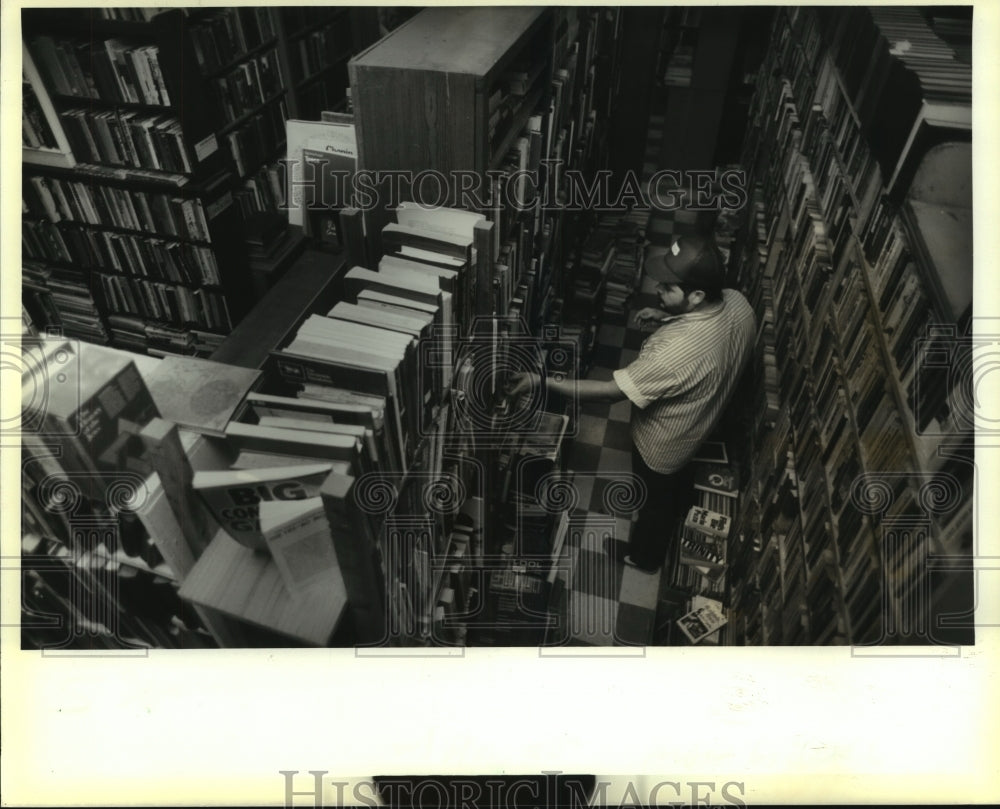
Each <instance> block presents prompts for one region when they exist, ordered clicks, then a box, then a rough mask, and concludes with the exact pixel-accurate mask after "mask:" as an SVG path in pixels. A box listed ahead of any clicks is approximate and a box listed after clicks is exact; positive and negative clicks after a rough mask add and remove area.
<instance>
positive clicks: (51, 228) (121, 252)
mask: <svg viewBox="0 0 1000 809" xmlns="http://www.w3.org/2000/svg"><path fill="white" fill-rule="evenodd" d="M21 234H22V244H23V246H24V252H25V256H26V257H28V258H34V259H47V260H49V261H56V262H64V263H67V264H77V265H78V266H82V267H88V268H99V269H104V270H107V271H116V272H120V273H125V274H128V275H134V276H136V277H148V278H159V279H163V280H170V281H174V282H176V283H187V284H195V285H199V286H200V285H202V284H208V285H213V286H218V285H219V284H220V277H219V267H218V264H217V262H216V259H215V254H214V253H213V252H212V250H211V248H209V247H205V246H202V245H198V244H192V243H190V242H178V241H173V240H170V239H158V238H152V237H146V236H139V235H136V234H130V233H116V232H113V231H107V230H95V229H92V228H87V227H80V226H77V225H61V226H60V225H54V224H52V223H51V222H49V221H47V220H45V219H41V220H31V219H25V220H23V221H22V228H21Z"/></svg>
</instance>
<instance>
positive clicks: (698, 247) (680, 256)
mask: <svg viewBox="0 0 1000 809" xmlns="http://www.w3.org/2000/svg"><path fill="white" fill-rule="evenodd" d="M646 275H647V276H649V277H650V278H652V279H653V280H654V281H658V282H659V283H661V284H678V285H681V286H684V287H687V288H689V289H701V290H702V291H704V292H709V291H713V290H721V289H723V288H724V287H725V285H726V271H725V262H724V261H723V259H722V254H721V253H720V252H719V248H718V247H716V246H715V243H714V242H713V241H711V240H710V239H706V238H705V237H703V236H681V237H680V238H678V239H677V240H676V241H675V242H674V243H673V245H671V246H670V247H668V248H667V249H666V250H664V251H663V252H662V253H661V254H659V255H654V254H650V255H647V258H646Z"/></svg>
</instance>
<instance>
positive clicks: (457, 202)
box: [349, 7, 621, 641]
mask: <svg viewBox="0 0 1000 809" xmlns="http://www.w3.org/2000/svg"><path fill="white" fill-rule="evenodd" d="M620 27H621V20H620V10H618V9H603V8H601V9H588V10H577V9H573V8H562V7H560V8H551V9H538V8H481V9H479V8H428V9H424V10H423V11H421V12H420V13H419V14H417V15H416V16H414V17H412V18H411V19H409V20H407V21H406V22H404V23H403V24H401V25H400V26H399V27H398V28H396V29H394V30H393V31H392V32H390V33H389V34H388V35H387V36H386V37H384V38H383V39H382V40H380V41H379V42H377V43H376V44H374V45H373V46H372V47H370V48H368V49H367V50H365V51H363V52H361V53H360V54H358V55H357V56H356V57H355V58H353V59H352V60H351V61H350V63H349V70H350V76H351V88H352V97H353V101H354V109H355V123H356V126H357V133H358V150H359V168H360V169H362V170H372V171H383V172H387V171H395V172H410V173H411V176H414V175H417V173H418V172H427V171H433V172H435V176H434V177H431V178H428V179H429V181H427V182H416V183H413V184H409V183H406V182H404V183H403V184H402V185H401V187H400V193H399V194H396V195H393V194H391V193H390V190H391V189H390V186H389V185H388V184H385V185H382V186H379V187H378V188H377V189H376V192H377V194H378V204H377V205H376V206H374V207H369V208H368V209H367V210H366V212H365V217H366V219H365V231H366V233H367V234H368V249H367V255H368V256H369V257H371V264H370V266H375V264H376V263H377V262H378V260H379V258H378V257H380V256H382V255H383V254H384V253H385V252H386V246H387V245H386V244H385V240H384V238H383V229H384V228H385V227H386V225H387V224H390V223H391V222H392V221H393V213H392V207H393V204H394V203H396V202H418V203H423V204H425V205H430V206H446V207H457V208H462V209H466V210H469V211H472V212H476V213H482V214H484V215H485V216H486V218H487V219H488V221H489V230H488V231H486V230H483V231H479V232H478V233H479V234H480V236H477V241H476V243H475V248H476V256H477V259H476V271H475V276H476V277H475V279H474V284H475V290H476V291H475V292H474V293H473V295H472V300H473V302H474V303H473V306H472V309H473V310H474V313H475V315H476V316H477V317H478V318H479V319H480V321H479V323H480V325H479V328H480V329H483V328H485V332H484V331H478V332H475V333H474V334H471V335H469V340H468V343H467V347H468V348H469V349H470V350H473V351H474V346H475V345H476V344H477V338H478V339H479V340H480V341H481V339H482V335H483V334H484V333H488V332H489V331H490V330H491V329H492V331H493V333H494V334H497V333H498V331H500V332H504V333H505V334H506V335H507V336H506V337H503V338H499V341H498V342H497V338H492V339H493V341H494V342H493V343H491V346H492V348H491V355H495V356H496V359H495V360H494V364H495V365H496V366H498V367H499V368H500V369H501V375H500V376H499V377H497V381H496V390H497V391H499V390H500V389H502V380H503V375H502V373H503V369H505V368H506V367H507V359H506V357H507V356H508V355H507V352H508V346H513V344H514V343H517V342H518V341H526V342H530V343H532V345H534V346H539V347H541V349H542V351H543V352H544V351H545V350H546V349H547V348H549V347H551V348H553V350H554V351H555V349H556V344H555V342H552V340H553V338H552V335H553V334H554V333H555V332H554V330H553V329H549V330H546V325H554V324H556V323H559V321H560V320H562V319H564V318H563V315H564V314H566V313H567V312H566V307H565V306H564V300H566V301H568V300H569V297H570V296H571V295H572V294H574V276H575V273H576V271H577V269H578V268H579V267H580V266H581V265H582V264H583V263H585V262H590V263H592V264H593V266H590V267H584V269H583V270H582V271H581V272H582V273H586V272H588V271H591V270H592V271H593V273H592V274H593V275H594V276H595V278H596V280H597V281H598V283H597V284H596V285H595V286H594V288H593V289H589V288H588V290H587V291H586V292H585V293H584V298H586V299H587V305H585V306H583V307H578V308H582V309H586V311H585V312H577V313H575V314H576V316H578V317H579V318H580V320H581V321H583V323H582V325H577V326H571V327H570V333H571V335H572V337H571V339H573V340H574V341H575V344H576V345H578V346H579V345H583V344H584V343H585V342H586V340H587V338H588V336H590V337H592V336H593V334H595V333H596V328H597V327H596V324H595V322H594V321H593V319H592V317H591V315H592V314H594V315H595V316H596V315H597V314H599V312H600V308H601V305H602V303H603V297H602V295H603V279H604V276H606V275H607V273H608V270H609V267H610V266H611V263H612V262H613V261H614V250H613V249H611V246H610V243H609V239H608V238H607V236H608V234H607V233H605V234H604V235H603V236H602V237H600V238H595V240H594V247H593V250H591V251H589V252H588V253H587V255H584V251H582V250H581V245H582V244H583V242H584V241H585V240H586V239H587V237H588V234H589V233H590V232H591V230H592V229H593V228H594V227H595V226H597V224H598V223H597V219H596V217H594V216H592V215H587V214H585V213H578V212H576V211H564V210H559V209H558V208H559V206H558V205H543V204H542V199H543V197H547V198H548V199H549V200H559V199H565V198H566V195H567V194H568V193H569V192H570V190H571V189H570V188H569V182H568V180H567V179H566V176H565V170H566V169H568V168H570V167H572V168H574V169H577V168H578V169H580V170H582V172H584V173H588V172H593V171H594V170H596V169H598V168H603V167H605V166H606V165H607V145H606V142H607V132H608V122H609V120H611V115H612V111H613V110H614V108H615V102H616V98H617V96H616V93H617V90H618V86H619V73H618V56H619V50H620V36H619V32H620ZM414 121H419V122H420V125H419V126H416V127H415V126H414V124H413V122H414ZM400 132H406V133H408V134H407V136H406V137H400ZM543 159H546V160H548V163H547V165H543V163H542V161H543ZM518 175H520V176H521V177H522V180H521V181H518V180H517V179H516V177H517V176H518ZM438 178H440V182H438ZM470 190H472V193H471V194H470V193H469V191H470ZM463 192H464V193H463ZM611 231H612V236H613V226H611ZM487 234H488V235H487ZM610 241H614V239H613V238H611V239H610ZM550 343H551V346H550ZM459 350H460V351H461V348H460V349H459ZM509 350H510V351H511V352H514V351H515V348H514V347H511V348H510V349H509ZM564 353H565V352H564ZM570 353H571V354H572V355H573V356H578V355H579V352H576V351H574V352H570ZM563 370H564V371H565V372H567V373H570V374H575V373H578V372H579V371H580V368H579V366H578V365H577V366H574V367H572V368H567V369H563ZM462 373H463V372H462V368H461V366H456V368H455V377H456V380H457V381H456V383H455V384H454V386H453V388H454V390H453V391H452V398H451V403H452V405H453V407H454V408H457V409H459V411H460V412H461V413H465V415H466V416H468V415H469V411H468V405H467V404H466V405H464V407H459V405H457V404H455V403H456V401H458V402H459V403H461V402H462V401H463V400H462V399H456V397H455V392H456V391H457V392H460V393H461V394H463V395H467V396H469V395H471V394H475V395H476V397H477V400H479V401H480V402H482V401H486V402H493V403H494V404H498V405H499V406H501V407H502V405H503V403H502V402H498V401H497V400H498V399H500V398H502V397H499V396H495V395H493V394H490V393H489V392H487V394H485V395H483V394H482V393H481V392H478V391H472V390H470V389H466V388H465V387H463V385H467V383H463V382H462V381H461V377H462ZM465 401H466V402H467V401H468V398H467V399H466V400H465ZM549 406H550V407H551V408H552V409H553V412H552V413H551V414H550V415H551V416H552V417H553V418H557V419H566V415H565V414H564V413H563V408H564V406H565V405H564V404H563V403H554V402H553V403H549ZM487 409H489V408H487ZM472 416H473V418H472V419H471V421H469V422H463V421H462V419H457V420H455V421H453V427H452V429H450V430H446V444H445V446H446V450H447V452H448V453H450V454H451V455H452V457H457V458H469V459H471V460H472V461H473V462H474V463H473V465H474V466H477V467H478V468H480V469H482V470H483V475H482V479H481V480H479V481H476V484H477V486H478V488H479V490H480V491H481V492H483V495H482V497H481V498H470V502H469V503H468V507H469V509H470V510H471V511H472V512H474V513H475V514H476V518H475V519H474V520H472V523H473V526H474V527H472V528H470V529H469V533H466V532H465V531H464V530H458V533H457V539H458V544H457V545H455V544H453V545H452V550H450V551H449V553H451V552H453V551H457V552H458V553H459V554H461V555H462V556H463V557H464V558H466V559H472V560H474V565H473V567H474V568H475V569H477V570H479V572H480V586H479V587H475V588H473V589H475V590H480V591H481V592H479V593H478V594H476V596H477V598H480V599H483V598H485V599H486V600H485V601H476V600H475V599H471V600H469V601H467V603H468V604H470V605H472V604H477V605H479V607H478V609H482V610H485V611H486V613H487V618H488V616H489V614H490V610H494V611H495V609H496V608H497V607H498V604H497V603H496V602H497V599H499V600H500V602H503V603H506V602H504V598H506V599H507V600H508V601H509V600H510V599H511V598H512V597H513V596H512V595H511V592H513V591H511V592H507V591H504V592H505V594H502V593H501V592H500V590H497V591H495V592H494V591H493V590H491V589H490V587H491V586H492V584H496V586H497V587H499V588H500V589H501V590H503V585H504V582H506V581H507V578H509V576H508V574H510V575H513V573H511V571H512V570H513V569H514V568H516V567H517V565H518V564H519V562H518V559H516V558H515V557H516V556H517V555H518V553H521V554H523V553H525V551H524V549H523V548H521V546H520V545H518V544H517V543H518V542H519V541H521V540H523V539H524V537H525V536H527V533H529V532H530V531H529V529H528V528H526V527H525V526H518V529H517V530H515V531H514V535H513V536H512V534H511V517H510V515H511V513H513V512H512V511H511V502H510V501H509V499H508V496H509V495H510V494H511V491H510V489H509V487H505V485H504V481H505V480H509V479H510V476H511V475H512V474H515V472H514V471H513V470H514V469H515V467H517V468H520V467H519V464H521V463H528V465H529V466H530V465H531V464H532V463H534V461H535V460H537V459H539V458H540V457H542V456H545V457H546V458H549V457H550V456H551V458H550V460H549V461H548V462H547V463H548V464H549V467H550V468H551V467H553V466H554V467H556V468H558V467H559V466H560V464H559V463H558V462H557V461H553V460H551V459H558V458H559V457H561V453H560V450H559V445H560V443H561V440H562V439H561V437H560V438H559V440H557V441H555V446H553V447H549V448H547V449H545V451H544V452H541V451H539V452H534V451H531V450H527V449H524V450H521V449H519V447H520V446H521V441H522V440H526V439H524V437H523V436H520V435H517V434H516V433H515V434H512V435H510V436H506V437H505V436H502V435H498V436H495V438H496V440H492V441H491V440H489V439H490V436H489V435H487V434H490V435H492V433H491V429H492V428H495V427H496V425H502V424H504V423H505V418H506V417H505V416H504V415H503V414H501V413H500V412H499V411H498V412H490V413H480V414H479V415H478V417H477V416H476V414H475V413H473V414H472ZM452 418H453V419H455V416H452ZM561 423H563V427H562V429H561V430H559V431H557V432H558V434H559V436H563V435H565V434H566V432H567V428H566V425H565V423H564V422H561ZM484 430H485V432H484ZM519 459H520V460H519ZM528 459H531V460H528ZM472 501H476V502H475V504H474V505H473V503H472ZM536 516H537V517H538V519H537V525H538V526H542V525H544V526H546V527H545V528H544V530H542V531H541V534H544V536H545V538H546V542H548V543H549V547H548V548H547V553H546V554H544V555H543V556H544V558H549V556H550V555H551V553H552V549H551V543H552V542H553V541H554V540H555V538H556V537H557V535H558V531H557V528H558V524H559V520H556V519H551V520H549V519H548V516H549V515H545V514H539V515H536ZM536 527H537V526H536ZM543 544H544V543H543ZM514 548H519V549H520V550H519V551H518V553H515V552H514V551H513V549H514ZM484 565H485V567H484ZM511 566H513V567H511ZM466 567H468V565H466ZM545 567H546V570H545V572H544V574H543V575H542V578H541V579H540V580H539V582H537V584H538V586H539V587H540V588H542V587H543V585H544V584H545V581H544V580H545V578H546V576H547V573H548V569H547V566H545ZM495 568H496V576H494V577H492V578H491V575H487V574H488V573H489V572H490V571H493V570H494V569H495ZM500 570H503V571H506V572H505V573H500V572H499V571H500ZM521 572H523V571H521ZM505 577H506V578H505ZM453 578H454V577H448V576H446V577H445V579H446V581H445V584H444V589H445V590H446V591H447V590H453V591H454V592H456V593H458V592H460V591H462V590H468V589H469V588H468V584H467V583H466V584H465V585H459V584H458V583H457V582H455V581H454V580H453ZM515 578H516V577H515ZM528 578H531V577H530V576H529V577H528ZM494 579H495V581H494ZM432 589H434V588H432ZM532 592H534V591H532ZM449 604H450V602H449ZM508 606H509V605H508ZM449 609H450V608H449ZM470 609H471V606H470ZM446 612H447V610H446ZM479 620H480V621H481V620H482V618H481V617H480V618H479ZM475 624H476V619H473V620H471V621H470V623H469V626H468V630H469V633H470V634H469V639H470V640H471V641H475V640H476V639H477V638H478V639H483V638H487V637H493V634H491V633H495V628H493V629H491V628H489V627H485V626H481V625H480V626H474V625H475Z"/></svg>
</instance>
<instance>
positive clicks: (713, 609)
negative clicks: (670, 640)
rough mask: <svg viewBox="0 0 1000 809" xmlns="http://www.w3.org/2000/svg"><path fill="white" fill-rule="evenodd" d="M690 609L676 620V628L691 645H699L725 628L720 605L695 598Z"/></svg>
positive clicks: (702, 598)
mask: <svg viewBox="0 0 1000 809" xmlns="http://www.w3.org/2000/svg"><path fill="white" fill-rule="evenodd" d="M691 607H692V609H691V610H690V611H689V612H687V613H685V614H684V615H682V616H681V617H680V618H678V619H677V626H678V627H679V628H680V630H681V632H683V633H684V635H685V637H687V639H688V640H689V641H691V643H692V644H695V643H700V642H701V641H704V640H706V639H707V638H709V637H710V636H711V635H713V634H715V633H716V632H717V631H718V630H719V629H720V628H721V627H723V626H725V624H726V622H727V620H728V619H727V618H726V615H725V613H724V612H723V610H722V604H720V603H719V602H718V601H715V600H713V599H710V598H704V597H700V596H698V597H695V598H693V599H692V600H691Z"/></svg>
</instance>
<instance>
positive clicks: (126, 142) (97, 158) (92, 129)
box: [59, 107, 200, 174]
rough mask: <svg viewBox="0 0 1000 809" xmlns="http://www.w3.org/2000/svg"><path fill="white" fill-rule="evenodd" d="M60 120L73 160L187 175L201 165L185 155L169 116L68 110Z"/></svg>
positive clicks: (181, 138) (175, 124)
mask: <svg viewBox="0 0 1000 809" xmlns="http://www.w3.org/2000/svg"><path fill="white" fill-rule="evenodd" d="M59 120H60V121H61V122H62V125H63V130H64V131H65V132H66V137H67V139H68V140H69V142H70V146H71V148H72V149H73V154H74V156H75V157H77V159H78V160H80V161H81V162H84V163H108V164H111V165H115V166H135V167H137V168H141V169H155V170H157V171H167V172H175V173H178V174H190V173H192V172H193V171H194V167H195V166H196V165H197V164H198V163H199V162H200V160H198V159H194V156H193V155H191V154H190V153H189V152H188V144H187V141H186V140H185V139H184V133H183V132H182V130H181V124H180V121H178V120H177V119H176V118H172V117H170V116H165V115H151V114H148V113H139V112H123V111H121V110H105V111H98V112H95V111H93V110H90V109H87V108H84V107H70V108H68V109H65V110H62V111H61V112H60V113H59Z"/></svg>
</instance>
